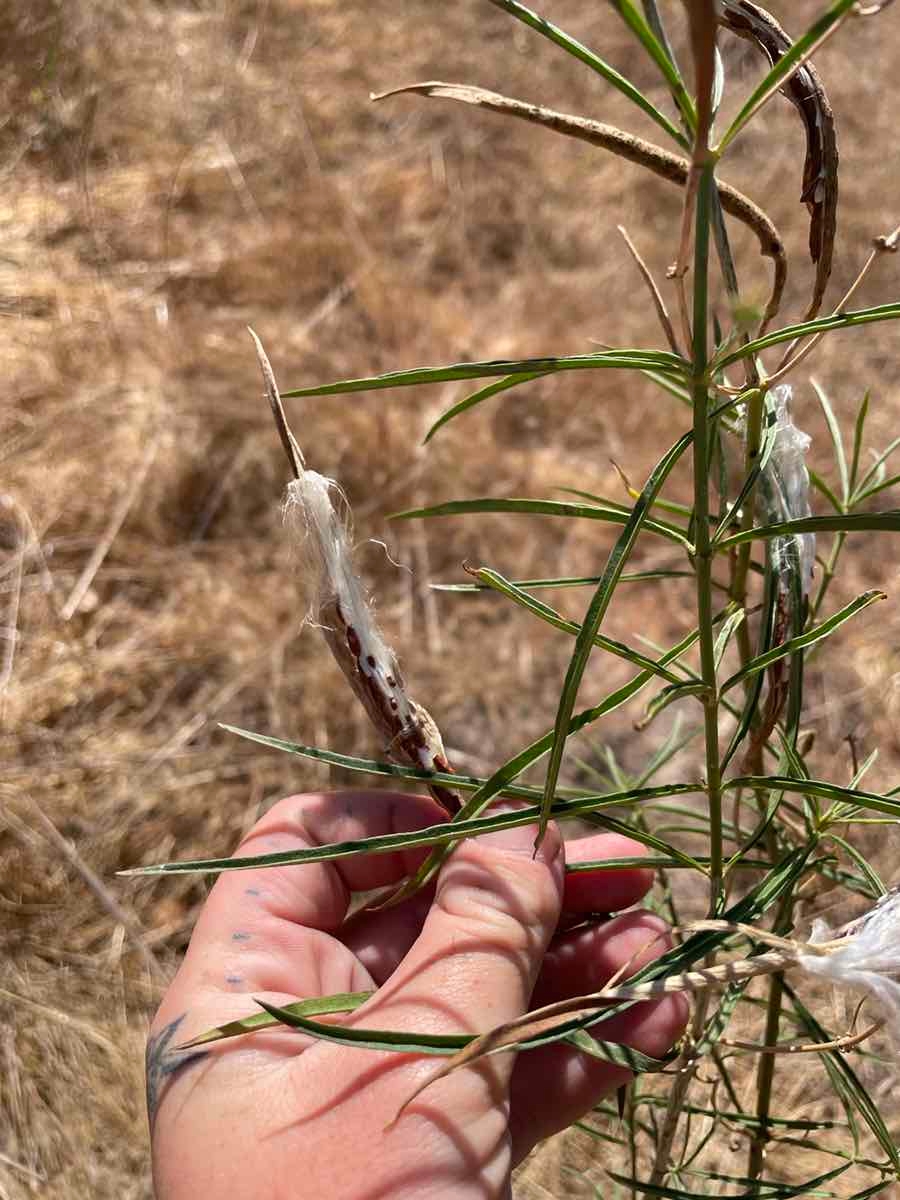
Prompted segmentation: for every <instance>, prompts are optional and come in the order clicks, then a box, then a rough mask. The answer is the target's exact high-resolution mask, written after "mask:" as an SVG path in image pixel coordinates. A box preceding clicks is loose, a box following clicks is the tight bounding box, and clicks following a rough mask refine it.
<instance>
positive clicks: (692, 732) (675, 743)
mask: <svg viewBox="0 0 900 1200" xmlns="http://www.w3.org/2000/svg"><path fill="white" fill-rule="evenodd" d="M699 732H700V726H699V725H698V726H694V727H693V728H691V729H688V731H687V732H686V733H682V731H681V718H680V717H676V718H675V723H674V724H673V726H672V729H671V730H670V732H669V736H668V737H667V738H666V740H665V741H664V742H663V743H662V745H661V746H660V747H659V748H658V749H657V750H656V751H655V752H654V753H653V754H652V755H651V757H650V758H649V759H648V761H647V765H646V766H645V767H644V769H643V771H641V773H640V775H639V776H638V777H637V779H636V780H635V781H634V782H635V784H636V786H637V787H644V786H645V785H646V784H648V783H649V782H650V780H651V779H652V778H653V776H654V775H655V774H656V772H657V771H660V770H662V768H663V767H664V766H665V765H666V764H667V763H669V762H671V760H672V759H673V758H674V757H675V755H676V754H679V753H680V752H681V751H682V750H683V749H684V748H685V746H687V745H688V744H689V743H690V742H692V741H693V740H694V738H695V737H696V736H697V734H698V733H699Z"/></svg>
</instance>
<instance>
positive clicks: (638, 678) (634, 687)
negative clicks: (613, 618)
mask: <svg viewBox="0 0 900 1200" xmlns="http://www.w3.org/2000/svg"><path fill="white" fill-rule="evenodd" d="M696 639H697V633H696V630H695V631H693V632H691V633H689V634H688V635H687V637H685V638H682V640H681V641H680V642H678V643H677V644H676V645H675V646H673V647H672V648H671V649H670V650H668V651H667V652H666V653H665V654H664V655H663V656H662V658H660V660H659V663H658V664H657V665H658V666H665V665H667V664H668V663H670V662H674V661H676V660H677V659H678V658H679V657H680V656H681V655H682V654H683V653H684V652H685V651H686V650H688V649H689V648H690V647H691V646H692V645H693V643H694V642H695V641H696ZM654 675H655V672H651V671H649V670H647V671H642V672H641V673H640V674H639V675H635V676H634V678H633V679H631V680H629V682H628V683H626V684H624V686H622V687H620V688H617V689H616V690H615V691H614V692H611V693H610V694H609V695H608V696H606V697H605V698H604V699H603V700H602V701H601V702H600V703H599V704H597V705H594V706H593V707H591V708H587V709H584V710H583V711H582V712H580V713H578V714H577V715H576V716H574V717H573V718H572V720H571V722H570V725H569V732H570V734H572V733H576V732H577V731H578V730H579V729H583V728H584V727H585V726H586V725H589V724H592V723H593V722H594V721H598V720H600V718H601V717H603V716H605V715H606V714H607V713H610V712H613V711H614V710H615V709H617V708H619V707H620V706H621V705H623V704H625V703H626V702H627V701H628V700H630V699H631V697H632V696H634V695H636V694H637V693H638V692H639V691H640V690H641V688H643V687H645V686H646V684H647V683H649V681H650V680H651V679H653V678H654ZM553 736H554V730H552V729H551V730H550V731H549V732H547V733H545V734H544V735H543V736H542V737H539V738H538V739H537V740H536V741H534V742H532V743H531V745H530V746H526V747H525V749H524V750H521V751H520V752H519V753H518V754H516V755H515V756H514V757H513V758H511V759H509V760H508V761H507V762H505V763H503V765H502V766H501V767H499V768H498V769H497V770H496V771H495V772H494V774H493V775H492V776H491V777H490V779H488V780H486V781H485V782H484V783H483V784H482V786H481V787H479V789H478V790H477V791H476V792H475V794H474V795H473V796H470V797H469V799H468V800H467V801H466V803H465V804H464V805H463V806H462V808H461V809H460V811H459V812H458V813H456V814H455V816H454V817H453V822H454V823H456V822H459V821H468V820H473V819H474V818H476V817H479V816H481V814H482V813H483V812H484V811H485V810H486V809H487V807H488V806H489V804H490V803H491V801H492V800H493V798H494V797H495V796H497V795H509V794H512V792H513V790H514V789H513V787H512V781H513V780H514V779H516V778H517V777H518V776H519V775H521V773H522V772H523V771H525V770H526V769H527V768H528V767H530V766H531V765H532V764H533V763H535V762H537V761H538V760H539V759H541V758H543V756H544V755H545V754H547V753H549V751H550V749H551V747H552V745H553ZM645 784H646V780H642V781H641V782H640V784H638V785H637V786H639V787H643V786H645ZM515 790H518V789H515ZM528 791H529V792H532V789H528ZM534 791H535V792H536V791H537V789H534ZM539 794H540V795H543V793H542V792H540V793H539ZM632 834H633V831H632V830H629V836H632ZM641 837H643V835H641ZM638 840H641V838H639V839H638ZM650 840H651V841H655V842H656V844H655V846H654V847H653V848H654V849H659V850H662V852H663V853H667V851H666V849H665V847H664V845H663V844H661V843H659V842H658V841H656V839H650ZM646 844H649V843H648V842H647V841H646V840H645V845H646ZM452 849H453V846H452V844H448V845H445V846H437V847H436V848H435V849H434V850H432V851H431V853H430V854H429V855H428V857H427V858H426V859H425V861H424V862H423V863H422V865H421V866H420V867H419V869H418V870H417V871H416V872H415V874H414V875H413V876H412V877H411V878H410V880H409V881H408V882H407V883H406V884H405V885H404V886H403V888H401V890H400V891H399V892H398V893H397V895H396V897H395V898H394V899H395V900H396V901H399V900H400V899H402V898H405V897H406V896H411V895H413V894H415V892H417V891H418V890H419V889H420V888H421V887H424V885H425V884H426V883H427V882H428V881H429V880H430V879H431V878H433V877H434V875H436V874H437V872H438V871H439V870H440V868H441V866H442V865H443V863H444V862H446V860H447V858H448V856H449V855H450V853H451V852H452ZM668 857H670V858H673V859H674V860H675V861H681V862H682V865H683V866H686V867H691V868H692V869H693V868H696V866H697V864H696V862H695V860H694V859H690V860H686V859H685V856H683V855H681V854H680V853H676V854H670V855H668Z"/></svg>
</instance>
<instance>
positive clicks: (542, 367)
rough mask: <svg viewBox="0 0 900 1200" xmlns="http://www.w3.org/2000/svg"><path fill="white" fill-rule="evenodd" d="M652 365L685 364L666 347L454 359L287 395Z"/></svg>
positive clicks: (675, 370) (679, 367) (672, 368)
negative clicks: (559, 355) (484, 359)
mask: <svg viewBox="0 0 900 1200" xmlns="http://www.w3.org/2000/svg"><path fill="white" fill-rule="evenodd" d="M629 367H649V368H652V369H653V370H656V371H663V372H666V373H668V372H671V373H672V374H674V375H679V374H681V373H682V372H683V364H682V362H681V360H680V359H679V358H677V357H676V356H675V355H674V354H670V353H669V352H668V351H665V350H603V351H599V352H598V353H596V354H575V355H571V356H570V357H567V358H552V357H547V358H521V359H494V360H489V361H487V362H464V363H452V364H451V365H450V366H446V367H414V368H413V369H412V370H409V371H389V372H388V373H387V374H386V375H372V376H369V377H368V378H365V379H342V380H339V381H338V382H337V383H323V384H320V385H318V386H316V387H307V388H294V389H293V390H292V391H289V392H282V393H281V395H282V396H283V397H284V396H339V395H345V394H346V393H348V392H371V391H379V390H381V389H383V388H395V387H413V386H415V385H417V384H422V383H449V382H452V381H453V380H456V379H489V378H490V377H491V376H494V375H504V376H505V375H519V374H535V375H550V374H553V373H554V372H556V371H587V370H599V369H606V368H615V369H619V368H629Z"/></svg>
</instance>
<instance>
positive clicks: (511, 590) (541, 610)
mask: <svg viewBox="0 0 900 1200" xmlns="http://www.w3.org/2000/svg"><path fill="white" fill-rule="evenodd" d="M477 578H478V580H479V581H480V582H481V583H484V584H486V585H487V586H488V587H489V588H492V589H493V590H495V591H497V592H499V593H500V594H501V595H503V596H507V597H508V598H509V599H510V600H512V601H514V602H515V603H516V604H518V605H519V606H520V607H521V608H524V609H526V611H528V612H530V613H534V615H535V616H536V617H539V618H540V619H541V620H542V621H546V622H547V624H548V625H552V626H553V627H554V629H560V630H562V631H563V632H564V633H571V634H572V635H573V636H576V637H577V635H578V634H579V633H580V631H581V626H580V625H579V624H578V623H577V621H567V620H566V619H565V617H563V616H561V615H560V614H559V613H558V612H557V611H556V610H555V609H553V608H551V607H550V606H549V605H548V604H542V603H541V602H540V600H536V599H535V598H534V596H529V595H528V593H527V592H523V591H522V590H521V588H518V587H516V585H515V584H514V583H511V582H510V580H508V579H505V578H504V577H503V576H502V575H501V574H499V572H497V571H492V570H490V568H488V567H481V568H480V569H479V571H478V572H477ZM594 645H595V646H598V647H599V648H600V649H601V650H606V651H608V653H610V654H614V655H616V657H617V658H624V659H625V661H626V662H630V663H632V664H633V665H634V666H636V667H640V668H642V669H643V670H645V671H652V672H653V674H654V675H658V676H660V678H662V679H667V680H669V682H670V683H680V682H681V680H680V678H679V676H677V675H675V674H674V673H673V672H672V671H670V670H668V668H667V667H664V666H660V665H659V664H658V663H657V662H655V661H654V660H653V659H652V658H648V657H647V656H646V655H645V654H641V653H640V652H639V651H637V650H634V649H632V647H631V646H626V645H625V643H624V642H618V641H616V640H615V639H613V638H608V637H604V636H603V635H602V634H597V636H596V638H595V639H594Z"/></svg>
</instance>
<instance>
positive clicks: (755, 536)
mask: <svg viewBox="0 0 900 1200" xmlns="http://www.w3.org/2000/svg"><path fill="white" fill-rule="evenodd" d="M841 530H844V531H846V532H847V533H859V532H863V531H868V530H871V531H876V532H881V533H896V532H897V531H898V530H900V509H897V508H892V509H887V510H886V511H885V512H874V513H836V514H835V515H834V516H827V517H799V518H798V519H797V520H795V521H779V522H778V523H777V524H774V525H760V526H757V527H756V528H754V529H744V530H741V532H740V533H733V534H731V536H730V537H727V538H722V540H721V541H720V542H718V543H717V544H716V549H717V550H727V549H728V548H729V547H730V546H737V545H739V544H740V543H741V542H752V541H755V540H763V539H768V538H774V537H782V536H783V535H784V534H786V533H838V532H840V531H841Z"/></svg>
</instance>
